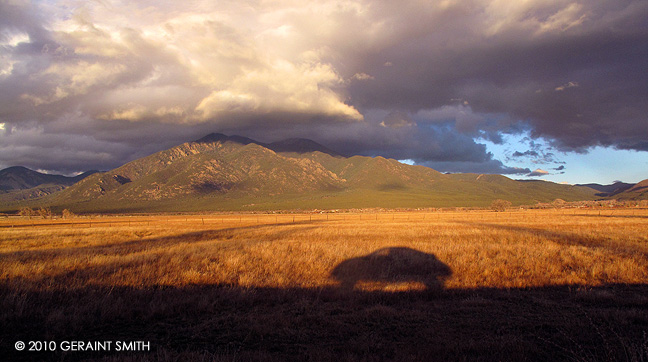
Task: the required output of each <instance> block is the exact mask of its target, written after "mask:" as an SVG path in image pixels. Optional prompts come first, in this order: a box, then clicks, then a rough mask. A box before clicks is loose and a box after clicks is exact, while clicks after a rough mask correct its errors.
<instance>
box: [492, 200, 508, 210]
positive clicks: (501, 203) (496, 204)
mask: <svg viewBox="0 0 648 362" xmlns="http://www.w3.org/2000/svg"><path fill="white" fill-rule="evenodd" d="M512 205H513V204H512V203H511V202H510V201H507V200H502V199H497V200H495V201H493V202H492V203H491V205H490V208H491V210H493V211H506V209H507V208H509V207H511V206H512Z"/></svg>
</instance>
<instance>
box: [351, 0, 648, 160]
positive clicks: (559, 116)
mask: <svg viewBox="0 0 648 362" xmlns="http://www.w3.org/2000/svg"><path fill="white" fill-rule="evenodd" d="M468 3H470V2H468ZM472 3H473V5H475V6H474V10H471V11H466V9H465V6H467V5H465V4H466V3H465V2H464V3H462V4H459V3H457V4H456V5H455V6H451V7H450V8H448V9H446V10H445V12H446V13H447V14H448V15H450V14H452V15H454V16H452V17H451V19H445V20H443V21H444V25H447V26H448V28H447V29H444V30H440V31H436V32H426V31H425V30H420V32H418V33H416V35H417V36H414V37H409V38H405V37H403V38H399V39H398V40H399V41H398V42H394V43H393V44H392V45H393V46H391V47H389V48H385V49H384V50H382V51H381V52H379V53H378V54H377V55H375V56H374V58H375V60H373V59H372V60H369V61H368V62H367V63H366V64H365V65H364V67H365V69H366V70H365V71H366V72H367V73H368V74H372V75H374V77H375V79H374V80H372V82H370V83H368V82H367V83H354V84H353V85H352V87H351V95H352V97H353V98H354V99H356V100H357V102H358V103H359V104H361V105H362V106H363V107H384V108H402V109H408V110H410V111H412V112H415V111H417V110H419V109H426V108H436V107H441V106H443V105H444V104H447V102H448V100H450V99H465V100H467V101H468V102H469V103H470V106H471V107H472V110H473V111H475V112H478V113H480V112H489V113H501V114H505V115H507V118H508V119H509V120H508V121H509V122H511V121H514V120H523V121H525V122H528V123H529V125H530V126H531V128H532V134H533V135H534V136H544V137H547V138H549V139H552V140H554V141H555V144H556V145H557V146H559V147H561V148H562V149H582V148H584V147H588V146H592V145H611V146H615V147H619V148H635V149H645V141H646V139H645V137H646V136H645V135H646V133H645V131H643V130H645V124H646V114H648V102H646V101H645V99H648V72H646V71H645V69H648V47H646V46H645V44H648V3H647V2H645V1H620V2H613V1H589V2H583V3H572V2H569V3H567V2H560V1H558V2H549V3H546V2H544V3H541V2H528V3H527V4H528V7H526V8H524V10H526V12H520V13H515V12H514V13H502V14H501V15H502V16H505V15H508V16H510V17H509V18H508V19H504V18H502V19H500V20H501V21H502V22H504V23H505V24H504V25H502V26H501V27H500V28H499V31H497V32H496V33H495V34H493V35H492V36H480V32H484V31H485V30H486V31H487V30H488V29H489V26H488V25H490V24H488V23H485V22H486V21H487V20H486V19H484V18H483V16H482V15H481V14H484V9H485V8H486V9H487V8H488V3H484V2H478V1H475V2H472ZM493 3H494V2H491V3H490V4H491V5H492V4H493ZM534 3H535V4H534ZM484 4H485V5H486V7H484V6H480V5H484ZM524 6H525V5H522V4H520V5H519V7H520V8H523V7H524ZM513 7H515V6H513ZM486 12H487V11H486ZM395 14H400V15H403V16H406V15H408V14H406V13H402V12H395ZM394 16H398V15H394ZM552 17H553V20H552ZM561 17H562V18H563V20H564V21H562V22H561V21H560V19H561ZM412 19H413V20H407V21H406V20H405V19H397V20H394V23H397V22H401V21H402V22H403V23H408V24H411V23H414V24H416V21H417V19H419V20H420V21H425V20H429V19H426V18H425V16H424V15H422V16H418V17H413V18H412ZM446 23H449V24H446ZM459 25H465V28H464V29H463V30H460V31H458V32H456V33H455V31H456V29H458V28H460V26H459ZM411 28H416V25H412V26H411V27H410V28H408V29H411ZM384 59H389V60H390V62H391V63H392V64H393V66H391V67H389V68H385V67H382V66H381V64H382V61H383V60H384ZM500 129H501V130H502V131H505V132H506V131H507V128H506V124H502V125H501V128H500Z"/></svg>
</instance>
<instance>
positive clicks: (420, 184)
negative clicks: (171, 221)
mask: <svg viewBox="0 0 648 362" xmlns="http://www.w3.org/2000/svg"><path fill="white" fill-rule="evenodd" d="M595 193H596V191H595V190H593V189H591V188H588V187H579V186H571V185H560V184H556V183H552V182H546V181H535V182H518V181H514V180H511V179H509V178H507V177H504V176H500V175H480V174H442V173H440V172H437V171H435V170H433V169H431V168H428V167H423V166H411V165H406V164H402V163H400V162H398V161H396V160H393V159H385V158H383V157H363V156H353V157H343V156H341V155H339V154H338V153H336V152H334V151H332V150H330V149H328V148H326V147H325V146H323V145H320V144H318V143H316V142H314V141H310V140H306V139H293V140H287V141H282V142H275V143H271V144H263V143H260V142H256V141H254V140H251V139H249V138H245V137H241V136H226V135H222V134H210V135H208V136H206V137H203V138H201V139H199V140H197V141H193V142H187V143H184V144H181V145H179V146H176V147H172V148H170V149H168V150H164V151H161V152H158V153H155V154H152V155H150V156H147V157H144V158H141V159H138V160H134V161H132V162H129V163H127V164H125V165H123V166H121V167H118V168H116V169H114V170H110V171H108V172H105V173H96V174H93V175H91V176H89V177H87V178H85V179H83V180H81V181H80V182H78V183H77V184H75V185H73V186H71V187H68V188H66V189H65V190H62V191H60V192H56V193H53V194H51V195H47V196H44V197H41V198H40V199H38V200H36V201H25V202H21V203H18V202H17V203H14V204H11V205H5V207H4V209H11V208H13V209H16V208H17V207H18V206H21V205H26V204H28V205H33V206H38V205H50V206H53V207H59V208H63V207H65V208H70V209H71V210H72V211H75V212H93V211H96V212H99V211H101V212H152V211H206V210H272V209H338V208H366V207H385V208H423V207H452V206H479V207H484V206H488V205H489V204H490V203H491V202H492V201H493V200H495V199H506V200H509V201H511V202H513V203H514V204H518V205H519V204H535V203H536V202H539V201H542V202H549V201H553V200H554V199H556V198H561V199H564V200H567V201H576V200H588V199H593V198H595Z"/></svg>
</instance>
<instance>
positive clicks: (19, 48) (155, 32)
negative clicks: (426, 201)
mask: <svg viewBox="0 0 648 362" xmlns="http://www.w3.org/2000/svg"><path fill="white" fill-rule="evenodd" d="M647 69H648V1H645V0H587V1H562V0H523V1H509V0H440V1H414V0H403V1H388V0H366V1H357V0H349V1H343V0H321V1H304V0H301V1H292V0H286V1H269V0H236V1H227V0H226V1H191V0H189V1H181V2H179V1H163V0H156V1H152V0H150V1H149V0H144V1H132V0H128V1H126V0H123V1H110V0H96V1H87V0H83V1H77V0H60V1H51V0H50V1H24V0H0V168H4V167H9V166H15V165H22V166H26V167H29V168H32V169H37V170H43V171H47V172H51V173H62V174H73V173H76V172H80V171H85V170H90V169H98V170H108V169H111V168H114V167H118V166H120V165H122V164H124V163H126V162H128V161H131V160H134V159H137V158H139V157H143V156H146V155H148V154H151V153H154V152H157V151H160V150H163V149H166V148H169V147H171V146H174V145H177V144H180V143H183V142H186V141H190V140H194V139H198V138H201V137H202V136H204V135H206V134H208V133H211V132H221V133H225V134H229V135H232V134H238V135H243V136H246V137H250V138H253V139H257V140H259V141H263V142H272V141H277V140H281V139H286V138H292V137H303V138H309V139H313V140H315V141H317V142H320V143H322V144H324V145H326V146H327V147H329V148H332V149H334V150H336V151H338V152H341V153H344V154H360V155H367V156H377V155H380V156H384V157H389V158H395V159H398V160H409V161H407V162H410V163H415V164H419V165H425V166H429V167H432V168H434V169H437V170H439V171H442V172H475V173H499V174H504V175H506V176H508V177H511V178H515V179H543V180H550V181H554V182H567V183H588V182H598V183H611V182H613V181H615V180H621V181H625V182H638V181H640V180H642V179H646V178H648V72H647Z"/></svg>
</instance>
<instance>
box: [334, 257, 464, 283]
mask: <svg viewBox="0 0 648 362" xmlns="http://www.w3.org/2000/svg"><path fill="white" fill-rule="evenodd" d="M450 275H452V270H451V269H450V267H448V266H447V265H446V264H444V263H443V262H441V261H440V260H439V259H437V258H436V256H434V255H433V254H428V253H424V252H421V251H418V250H415V249H411V248H406V247H390V248H382V249H378V250H376V251H374V252H373V253H371V254H368V255H365V256H361V257H357V258H352V259H347V260H345V261H343V262H341V263H340V264H338V265H337V266H336V267H335V268H334V269H333V271H332V272H331V276H332V277H333V278H334V279H336V280H337V281H338V282H339V287H340V288H341V289H342V290H344V291H351V290H354V289H356V288H358V285H359V284H360V283H362V282H373V283H379V284H397V283H411V282H414V283H422V284H423V285H425V289H427V290H441V289H443V282H444V280H445V279H446V278H447V277H449V276H450Z"/></svg>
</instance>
